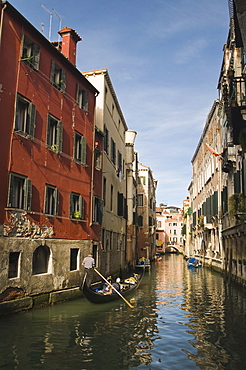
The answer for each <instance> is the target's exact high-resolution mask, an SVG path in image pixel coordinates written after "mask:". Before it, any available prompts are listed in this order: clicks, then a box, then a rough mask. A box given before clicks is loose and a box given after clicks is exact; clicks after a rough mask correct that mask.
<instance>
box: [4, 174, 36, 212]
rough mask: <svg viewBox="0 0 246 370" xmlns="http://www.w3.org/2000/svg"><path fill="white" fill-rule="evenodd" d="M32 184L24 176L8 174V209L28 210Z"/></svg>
mask: <svg viewBox="0 0 246 370" xmlns="http://www.w3.org/2000/svg"><path fill="white" fill-rule="evenodd" d="M31 198H32V182H31V180H28V179H27V178H26V177H24V176H20V175H17V174H13V173H12V174H10V180H9V197H8V207H11V208H19V209H25V210H30V209H31Z"/></svg>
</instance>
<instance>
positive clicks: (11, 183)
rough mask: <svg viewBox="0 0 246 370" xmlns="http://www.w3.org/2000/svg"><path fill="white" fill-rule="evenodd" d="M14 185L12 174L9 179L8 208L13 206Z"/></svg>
mask: <svg viewBox="0 0 246 370" xmlns="http://www.w3.org/2000/svg"><path fill="white" fill-rule="evenodd" d="M13 184H14V176H13V175H12V174H10V177H9V197H8V207H12V206H13Z"/></svg>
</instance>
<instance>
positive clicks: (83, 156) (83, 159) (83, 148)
mask: <svg viewBox="0 0 246 370" xmlns="http://www.w3.org/2000/svg"><path fill="white" fill-rule="evenodd" d="M81 163H82V164H84V165H85V164H86V137H84V136H82V137H81Z"/></svg>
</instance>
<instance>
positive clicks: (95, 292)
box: [82, 267, 145, 303]
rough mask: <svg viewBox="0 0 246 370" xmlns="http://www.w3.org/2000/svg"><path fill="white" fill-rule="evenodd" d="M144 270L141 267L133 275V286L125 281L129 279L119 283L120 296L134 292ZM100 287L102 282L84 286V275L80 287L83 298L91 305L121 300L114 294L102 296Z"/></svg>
mask: <svg viewBox="0 0 246 370" xmlns="http://www.w3.org/2000/svg"><path fill="white" fill-rule="evenodd" d="M144 270H145V269H144V267H142V268H141V269H139V271H138V272H137V273H136V274H134V276H135V280H136V282H135V283H134V284H133V283H129V282H127V280H129V279H126V280H124V281H123V282H122V283H121V285H122V286H123V289H122V290H121V291H120V294H121V295H122V296H123V297H125V296H126V295H128V294H130V293H132V292H134V291H135V290H136V289H137V288H138V287H139V285H140V283H141V280H142V278H143V275H144ZM100 285H102V282H100V283H95V284H93V285H92V286H90V287H88V285H87V284H86V275H85V277H84V281H83V285H82V293H83V295H84V296H85V298H87V299H88V301H90V302H91V303H107V302H111V301H115V300H117V299H121V297H120V295H118V294H117V293H116V292H115V293H113V294H107V295H106V294H103V293H102V292H101V290H100Z"/></svg>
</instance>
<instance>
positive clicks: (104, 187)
mask: <svg viewBox="0 0 246 370" xmlns="http://www.w3.org/2000/svg"><path fill="white" fill-rule="evenodd" d="M106 190H107V179H106V177H103V202H104V207H105V205H106V194H107V192H106Z"/></svg>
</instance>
